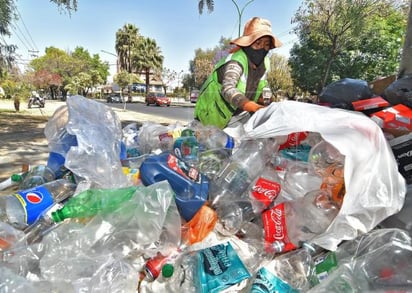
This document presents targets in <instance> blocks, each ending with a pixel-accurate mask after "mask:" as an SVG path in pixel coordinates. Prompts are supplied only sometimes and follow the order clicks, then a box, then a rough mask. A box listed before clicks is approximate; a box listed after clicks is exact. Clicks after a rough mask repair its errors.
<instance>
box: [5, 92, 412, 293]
mask: <svg viewBox="0 0 412 293" xmlns="http://www.w3.org/2000/svg"><path fill="white" fill-rule="evenodd" d="M70 103H73V104H72V105H73V107H70ZM76 103H79V104H76ZM90 103H93V107H90ZM68 104H69V108H68V109H67V107H66V108H62V109H58V110H57V111H56V113H55V115H54V116H53V117H52V118H51V119H50V121H49V122H48V124H47V125H46V129H45V134H46V137H47V138H48V141H49V148H50V155H49V160H48V161H47V163H45V164H44V165H39V166H32V167H31V168H25V169H24V170H22V172H21V173H20V174H13V175H12V176H11V177H10V179H9V180H7V182H3V183H2V184H0V187H1V188H2V189H5V188H6V187H7V188H9V189H10V190H12V192H11V193H10V195H4V196H0V256H1V258H2V259H1V260H0V267H1V270H0V288H1V290H0V291H1V292H23V291H24V290H25V291H26V292H47V291H50V292H373V291H377V292H384V291H385V292H387V291H392V292H393V291H397V292H407V291H408V290H412V239H411V237H410V235H409V233H408V231H404V230H402V229H399V228H379V227H376V229H372V230H371V231H367V232H366V233H361V234H360V235H359V236H358V237H356V238H354V239H350V237H348V238H347V240H344V241H342V242H341V243H339V246H338V247H337V248H336V249H334V250H329V249H326V248H325V247H322V245H319V243H318V242H317V241H316V239H317V237H318V236H321V235H322V234H323V233H325V231H327V230H328V229H329V230H330V225H331V223H332V222H333V221H334V220H335V218H336V217H337V215H338V214H339V212H340V211H341V207H342V205H343V203H344V202H345V193H346V188H347V186H345V176H344V174H345V172H344V171H345V167H346V166H345V162H346V161H345V155H343V154H342V153H341V152H340V151H339V150H338V149H337V148H336V147H335V146H334V145H332V144H331V143H329V142H328V141H326V140H325V139H324V138H323V137H322V135H321V134H320V133H318V132H313V131H298V132H291V133H290V134H289V135H280V136H274V137H270V138H261V139H238V138H234V137H232V136H230V135H229V134H228V133H227V132H225V131H224V130H221V129H219V128H216V127H213V126H204V125H202V124H200V123H199V122H198V121H195V120H194V121H192V122H191V123H189V124H188V125H184V126H183V125H179V124H176V125H167V126H165V125H161V124H158V123H156V122H143V123H142V125H140V126H138V125H137V123H132V124H129V125H127V126H125V127H123V128H122V127H121V126H120V123H119V121H118V119H117V118H116V117H115V115H114V114H113V112H111V110H110V108H107V107H105V106H104V105H102V104H99V103H97V102H93V101H89V100H87V99H84V98H83V97H79V96H77V97H70V98H69V100H68ZM75 105H76V106H77V107H75ZM83 106H84V107H83ZM82 107H83V109H89V110H85V111H90V109H93V113H94V114H95V115H97V119H94V118H96V117H90V116H87V115H85V113H84V112H81V111H80V112H77V113H76V111H79V109H82ZM94 114H93V115H94ZM90 115H92V114H90ZM100 115H101V116H100ZM102 117H103V118H102ZM99 118H101V119H103V120H104V119H106V118H107V119H108V121H110V123H111V124H109V126H107V124H108V123H96V121H100V122H103V121H102V120H99ZM76 119H78V120H76ZM91 125H92V126H91ZM93 127H95V128H93ZM117 130H119V131H117ZM365 176H366V175H365ZM382 188H385V187H384V186H382ZM409 192H410V190H409ZM359 218H360V219H361V217H359ZM352 220H353V221H357V220H358V219H352ZM341 238H342V239H344V238H345V235H341Z"/></svg>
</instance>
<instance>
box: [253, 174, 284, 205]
mask: <svg viewBox="0 0 412 293" xmlns="http://www.w3.org/2000/svg"><path fill="white" fill-rule="evenodd" d="M280 189H281V185H280V184H279V183H278V182H276V181H272V180H268V179H266V178H263V177H259V178H258V180H257V181H256V183H255V185H254V186H253V187H252V195H253V197H254V198H255V199H257V200H258V201H259V202H261V203H263V204H264V205H265V207H268V206H269V205H270V204H271V202H272V201H273V200H274V199H275V198H276V197H277V196H278V195H279V193H280Z"/></svg>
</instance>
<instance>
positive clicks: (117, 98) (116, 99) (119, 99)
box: [107, 94, 124, 103]
mask: <svg viewBox="0 0 412 293" xmlns="http://www.w3.org/2000/svg"><path fill="white" fill-rule="evenodd" d="M107 102H108V103H123V102H124V100H123V98H122V97H121V96H120V95H118V94H114V95H110V96H108V97H107Z"/></svg>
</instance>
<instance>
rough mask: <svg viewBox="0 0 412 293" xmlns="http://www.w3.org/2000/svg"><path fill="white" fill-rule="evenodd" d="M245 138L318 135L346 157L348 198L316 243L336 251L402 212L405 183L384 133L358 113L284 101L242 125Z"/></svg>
mask: <svg viewBox="0 0 412 293" xmlns="http://www.w3.org/2000/svg"><path fill="white" fill-rule="evenodd" d="M244 129H245V138H253V139H256V138H266V137H274V136H279V135H287V134H289V133H291V132H298V131H311V132H319V133H320V134H321V135H322V137H323V138H324V139H325V140H326V141H327V142H329V143H331V144H332V145H333V146H335V147H336V148H337V149H338V150H339V151H340V152H341V153H342V154H343V155H345V171H344V178H345V186H346V194H345V199H344V202H343V205H342V207H341V210H340V212H339V214H338V215H337V217H336V218H335V220H334V221H333V222H332V224H331V225H330V226H329V227H328V229H327V230H326V231H325V233H323V234H321V235H320V236H318V237H316V238H315V239H314V241H313V243H314V244H317V245H320V246H322V247H323V248H325V249H328V250H335V249H336V248H337V245H338V244H339V243H340V242H341V241H343V240H352V239H354V238H355V237H357V236H358V235H360V234H363V233H366V232H369V231H370V230H372V229H373V228H374V227H375V226H376V225H378V224H379V223H380V222H381V221H382V220H384V219H385V218H387V217H389V216H391V215H393V214H395V213H397V212H399V211H400V209H401V208H402V206H403V204H404V200H405V193H406V183H405V179H404V178H403V177H402V175H401V174H400V173H399V172H398V166H397V163H396V160H395V158H394V155H393V153H392V150H391V148H390V146H389V144H388V143H387V141H386V139H385V137H384V135H383V132H382V130H381V129H380V128H379V126H378V125H377V124H376V123H375V122H373V121H372V120H371V119H370V118H369V117H367V116H365V115H364V114H362V113H358V112H353V111H347V110H342V109H332V108H327V107H324V106H319V105H314V104H308V103H301V102H295V101H284V102H279V103H272V104H271V105H269V106H268V107H267V108H265V109H261V110H259V111H257V112H256V113H255V114H254V115H253V116H252V117H251V118H250V119H249V121H248V122H247V123H246V124H245V126H244Z"/></svg>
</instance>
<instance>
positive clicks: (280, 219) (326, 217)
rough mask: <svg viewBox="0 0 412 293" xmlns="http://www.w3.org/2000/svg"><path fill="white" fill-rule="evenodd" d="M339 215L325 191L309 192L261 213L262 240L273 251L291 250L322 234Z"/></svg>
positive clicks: (337, 209) (335, 205) (334, 204)
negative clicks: (263, 238) (263, 239)
mask: <svg viewBox="0 0 412 293" xmlns="http://www.w3.org/2000/svg"><path fill="white" fill-rule="evenodd" d="M338 212H339V207H338V205H337V204H336V203H335V202H334V201H333V200H332V198H331V197H330V194H329V193H328V192H327V191H326V190H320V189H319V190H313V191H310V192H308V193H307V194H305V196H304V197H302V198H298V199H295V200H291V201H285V202H282V203H280V204H278V205H276V206H274V207H272V208H271V209H269V210H266V211H264V212H263V213H262V220H263V226H264V229H265V239H266V241H267V242H269V243H272V247H273V248H274V251H275V252H278V253H283V252H286V251H290V250H292V249H295V248H298V247H300V246H301V244H302V242H311V240H312V239H313V238H314V237H316V236H317V235H320V234H322V233H323V232H324V231H325V230H326V229H327V227H328V226H329V225H330V224H331V222H332V221H333V219H334V218H335V217H336V215H337V214H338ZM276 246H277V247H276Z"/></svg>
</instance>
